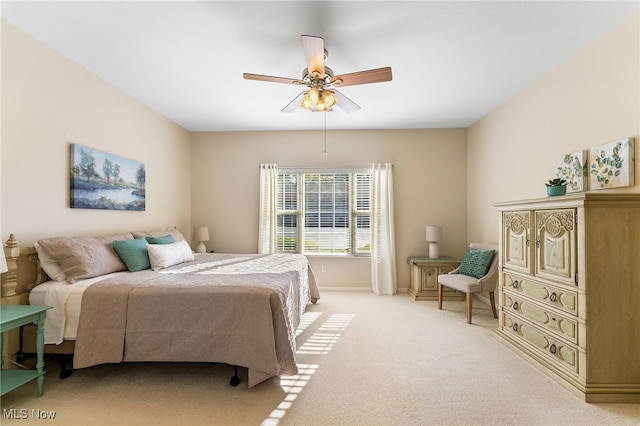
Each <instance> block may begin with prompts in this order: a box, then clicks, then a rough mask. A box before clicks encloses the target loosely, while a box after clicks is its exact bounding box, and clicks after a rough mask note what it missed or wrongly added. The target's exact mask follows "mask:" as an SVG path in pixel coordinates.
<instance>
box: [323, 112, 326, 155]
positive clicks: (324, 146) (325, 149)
mask: <svg viewBox="0 0 640 426" xmlns="http://www.w3.org/2000/svg"><path fill="white" fill-rule="evenodd" d="M323 114H324V153H323V155H324V156H325V157H326V156H327V113H326V112H323Z"/></svg>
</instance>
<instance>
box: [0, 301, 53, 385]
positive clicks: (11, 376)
mask: <svg viewBox="0 0 640 426" xmlns="http://www.w3.org/2000/svg"><path fill="white" fill-rule="evenodd" d="M47 309H51V306H36V305H0V326H1V327H0V332H1V333H3V334H0V353H2V344H3V340H4V332H5V331H7V330H12V329H14V328H18V327H21V326H23V325H27V324H30V323H33V322H35V323H36V324H37V325H38V334H37V336H36V347H37V358H36V369H35V370H16V369H7V370H3V369H1V364H0V392H1V393H0V395H4V394H5V393H7V392H9V391H12V390H14V389H15V388H17V387H19V386H22V385H24V384H25V383H27V382H30V381H31V380H34V379H35V380H36V383H37V385H38V396H42V394H43V393H44V318H45V315H46V311H47Z"/></svg>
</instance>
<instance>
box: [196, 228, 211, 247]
mask: <svg viewBox="0 0 640 426" xmlns="http://www.w3.org/2000/svg"><path fill="white" fill-rule="evenodd" d="M193 239H194V241H199V244H198V246H197V247H196V250H195V251H196V253H206V252H207V247H206V246H205V245H204V242H205V241H209V228H208V227H206V226H201V227H200V228H195V229H194V230H193Z"/></svg>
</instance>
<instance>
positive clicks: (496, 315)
mask: <svg viewBox="0 0 640 426" xmlns="http://www.w3.org/2000/svg"><path fill="white" fill-rule="evenodd" d="M489 300H490V301H491V311H492V312H493V317H494V318H498V313H497V312H496V296H495V295H494V294H493V291H490V292H489Z"/></svg>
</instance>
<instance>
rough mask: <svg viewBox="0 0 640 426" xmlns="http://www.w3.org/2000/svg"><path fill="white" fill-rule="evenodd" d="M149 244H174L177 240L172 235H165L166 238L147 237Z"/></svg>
mask: <svg viewBox="0 0 640 426" xmlns="http://www.w3.org/2000/svg"><path fill="white" fill-rule="evenodd" d="M146 238H147V242H148V243H149V244H173V243H175V242H176V240H175V238H173V236H171V235H165V236H164V237H146Z"/></svg>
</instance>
